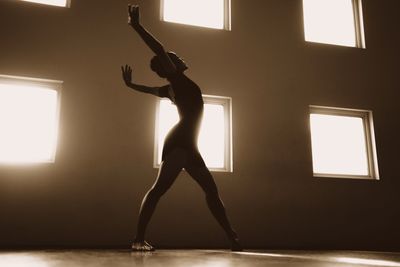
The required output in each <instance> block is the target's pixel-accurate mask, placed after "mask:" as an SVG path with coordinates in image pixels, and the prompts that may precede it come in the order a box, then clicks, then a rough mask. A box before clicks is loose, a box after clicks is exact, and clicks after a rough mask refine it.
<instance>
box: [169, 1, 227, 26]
mask: <svg viewBox="0 0 400 267" xmlns="http://www.w3.org/2000/svg"><path fill="white" fill-rule="evenodd" d="M229 4H230V0H163V1H162V5H163V6H162V11H163V13H162V18H163V20H164V21H168V22H176V23H182V24H188V25H194V26H201V27H208V28H214V29H227V30H229V27H230V25H229V16H230V8H229Z"/></svg>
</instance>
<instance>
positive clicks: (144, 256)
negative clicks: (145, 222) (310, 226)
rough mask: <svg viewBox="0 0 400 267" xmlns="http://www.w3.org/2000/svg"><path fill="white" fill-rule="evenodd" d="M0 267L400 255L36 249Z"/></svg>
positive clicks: (213, 266) (289, 266)
mask: <svg viewBox="0 0 400 267" xmlns="http://www.w3.org/2000/svg"><path fill="white" fill-rule="evenodd" d="M0 266H1V267H67V266H68V267H69V266H85V267H95V266H96V267H109V266H112V267H125V266H126V267H128V266H129V267H133V266H149V267H153V266H154V267H161V266H166V267H200V266H203V267H231V266H232V267H244V266H246V267H247V266H251V267H261V266H262V267H270V266H285V267H294V266H295V267H297V266H307V267H339V266H340V267H344V266H346V267H354V266H361V267H368V266H395V267H400V253H383V252H359V251H248V252H247V251H246V252H230V251H225V250H158V251H155V252H148V253H137V252H130V251H129V250H40V251H39V250H38V251H19V252H11V251H0Z"/></svg>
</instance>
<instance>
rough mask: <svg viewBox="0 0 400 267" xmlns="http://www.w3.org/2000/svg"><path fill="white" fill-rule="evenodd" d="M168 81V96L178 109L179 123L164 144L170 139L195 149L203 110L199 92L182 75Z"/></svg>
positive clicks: (197, 88)
mask: <svg viewBox="0 0 400 267" xmlns="http://www.w3.org/2000/svg"><path fill="white" fill-rule="evenodd" d="M169 81H170V85H171V86H170V89H169V95H170V99H171V100H172V101H173V102H174V104H175V105H176V107H177V109H178V113H179V122H178V123H177V124H176V125H175V126H174V127H173V128H172V129H171V131H170V132H169V134H168V136H167V139H166V142H167V141H168V139H170V141H174V143H178V144H180V145H183V146H187V145H189V146H195V147H197V138H198V134H199V130H200V124H201V120H202V117H203V110H204V102H203V97H202V95H201V90H200V88H199V86H198V85H197V84H196V83H194V82H193V81H192V80H190V79H189V78H188V77H186V76H185V75H184V74H183V73H182V74H177V75H174V76H172V77H170V78H169ZM172 139H173V140H172Z"/></svg>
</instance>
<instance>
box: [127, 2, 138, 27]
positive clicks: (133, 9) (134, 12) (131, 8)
mask: <svg viewBox="0 0 400 267" xmlns="http://www.w3.org/2000/svg"><path fill="white" fill-rule="evenodd" d="M128 24H129V25H131V26H132V27H135V26H138V25H140V12H139V6H138V5H131V4H129V5H128Z"/></svg>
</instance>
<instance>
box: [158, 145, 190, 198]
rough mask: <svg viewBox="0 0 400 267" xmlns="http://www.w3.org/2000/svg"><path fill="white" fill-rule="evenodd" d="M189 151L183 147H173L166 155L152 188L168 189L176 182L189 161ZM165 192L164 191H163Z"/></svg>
mask: <svg viewBox="0 0 400 267" xmlns="http://www.w3.org/2000/svg"><path fill="white" fill-rule="evenodd" d="M186 158H187V152H186V151H185V150H183V149H181V148H176V149H173V150H172V151H171V152H170V153H168V154H167V155H166V157H165V160H164V161H163V162H162V163H161V165H160V169H159V171H158V175H157V179H156V181H155V183H154V185H153V187H152V189H156V190H157V189H158V190H161V191H166V190H168V188H169V187H171V185H172V184H173V183H174V181H175V180H176V177H177V176H178V175H179V173H180V172H181V170H182V168H183V167H184V166H185V163H186V161H187V159H186ZM163 193H164V192H163Z"/></svg>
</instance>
